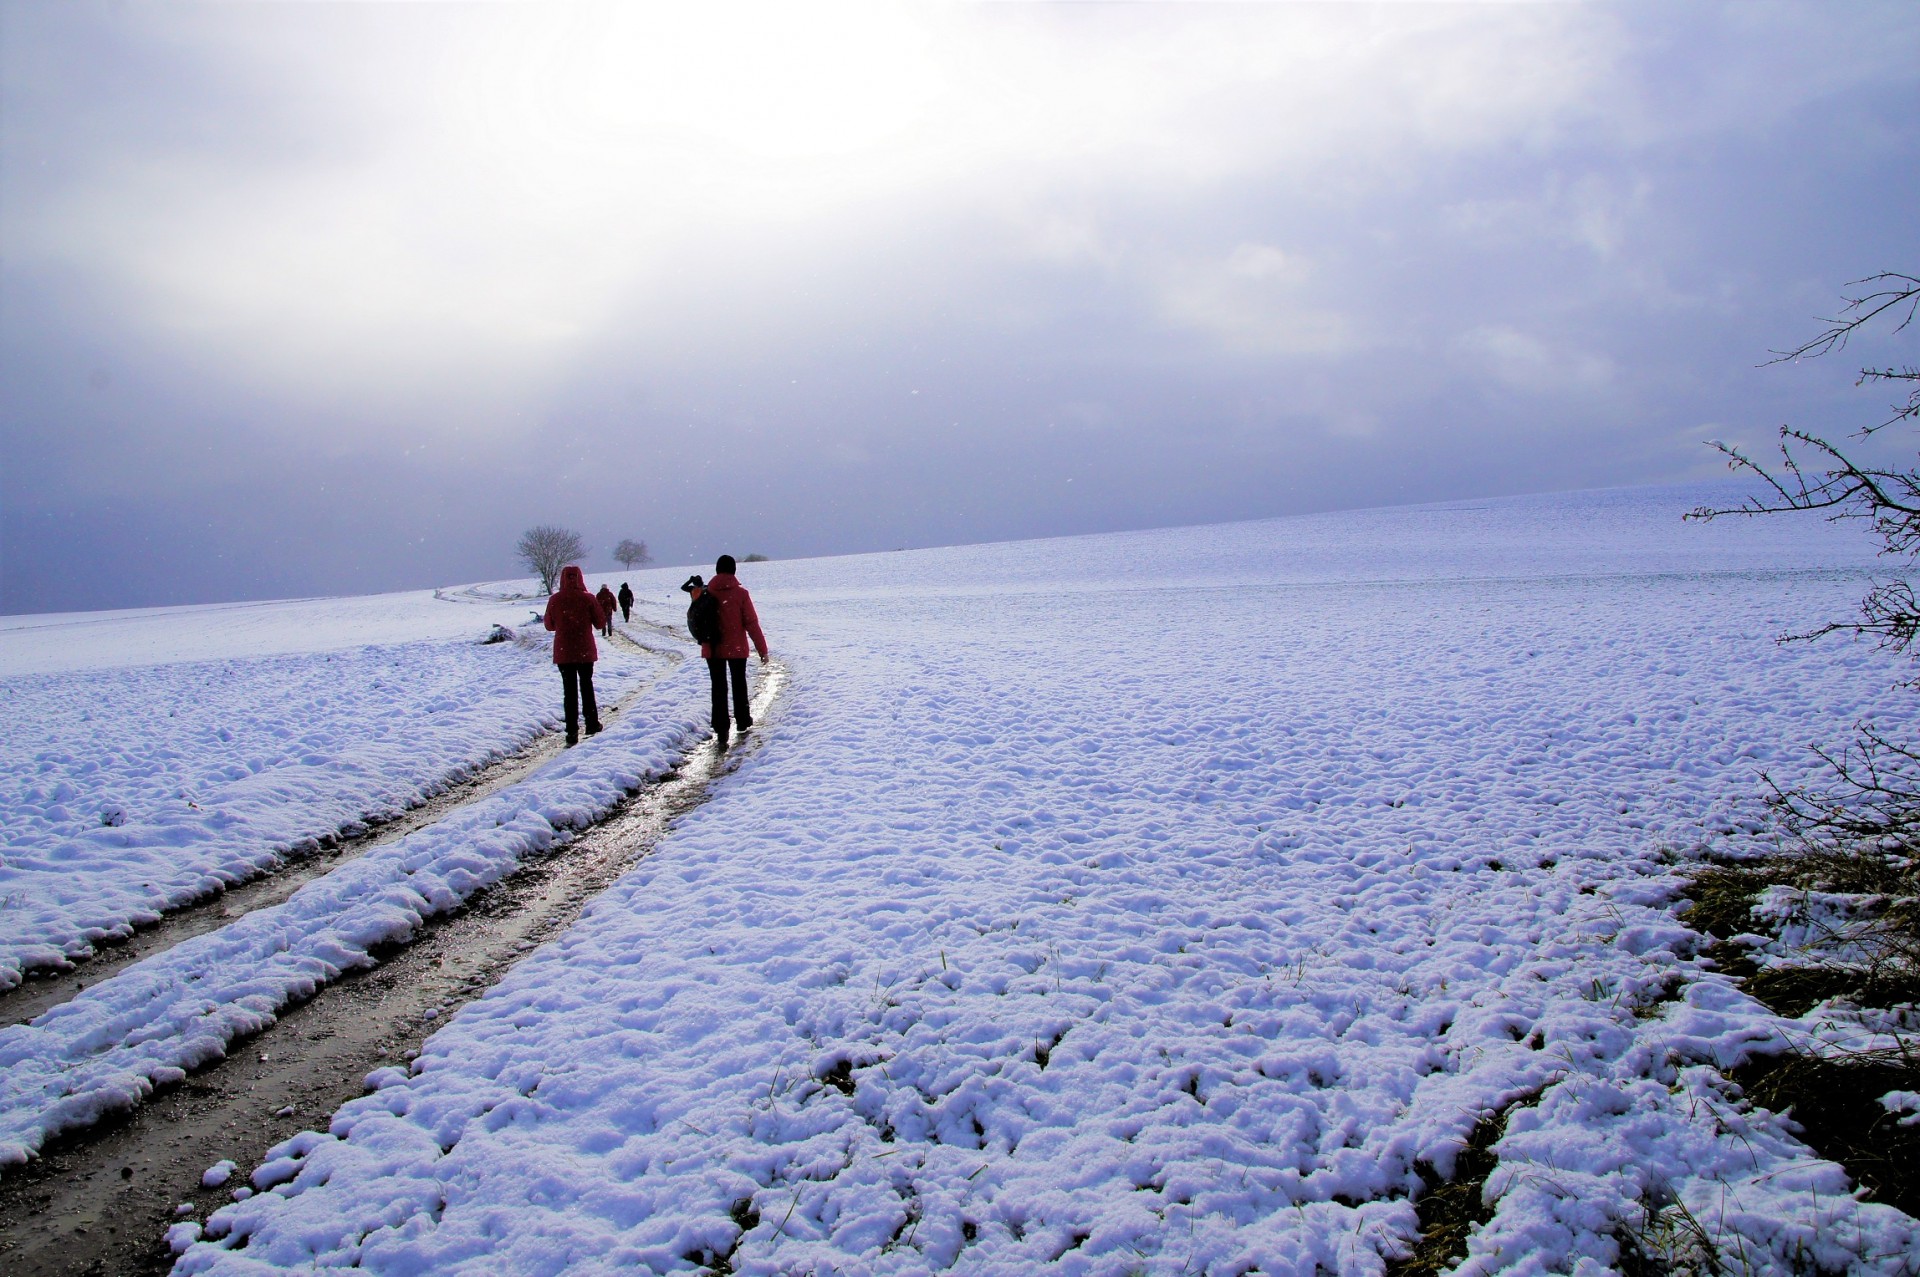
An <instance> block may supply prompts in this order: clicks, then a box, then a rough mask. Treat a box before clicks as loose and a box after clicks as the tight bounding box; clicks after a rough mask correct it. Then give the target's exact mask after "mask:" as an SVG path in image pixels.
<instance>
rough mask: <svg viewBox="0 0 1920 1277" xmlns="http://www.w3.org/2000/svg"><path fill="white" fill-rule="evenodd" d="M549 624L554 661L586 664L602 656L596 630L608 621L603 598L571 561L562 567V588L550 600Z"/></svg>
mask: <svg viewBox="0 0 1920 1277" xmlns="http://www.w3.org/2000/svg"><path fill="white" fill-rule="evenodd" d="M546 620H547V628H548V629H550V630H552V631H553V663H554V664H555V665H587V664H591V663H592V662H594V661H597V660H599V659H600V649H599V648H597V647H595V646H594V645H593V632H594V631H595V630H597V629H599V628H600V627H601V626H602V625H605V624H606V623H607V618H606V615H605V613H604V612H602V610H601V608H600V600H598V599H596V598H594V597H593V595H591V594H588V593H587V579H586V577H584V576H582V575H581V574H580V569H579V568H577V567H574V566H573V565H572V564H568V565H567V566H566V567H564V568H561V569H560V588H559V589H558V590H555V591H554V592H553V595H552V597H551V598H549V599H548V600H547V618H546Z"/></svg>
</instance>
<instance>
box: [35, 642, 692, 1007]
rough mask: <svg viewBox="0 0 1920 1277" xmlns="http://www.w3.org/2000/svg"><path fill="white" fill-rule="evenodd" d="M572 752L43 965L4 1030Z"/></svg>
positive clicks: (514, 769) (545, 742)
mask: <svg viewBox="0 0 1920 1277" xmlns="http://www.w3.org/2000/svg"><path fill="white" fill-rule="evenodd" d="M615 634H616V635H617V636H618V637H619V639H620V640H621V641H622V643H623V645H624V646H625V647H627V648H629V649H631V650H633V651H641V652H647V653H649V654H650V655H653V656H659V657H665V658H667V660H668V661H669V666H668V668H669V669H670V668H671V667H672V665H674V664H678V663H679V662H680V661H681V660H683V659H685V654H684V653H682V652H676V651H673V650H671V649H668V648H665V647H656V646H653V645H651V644H649V643H643V642H636V641H635V640H634V639H632V638H631V637H629V636H627V635H625V634H621V633H620V632H619V631H618V630H616V631H615ZM649 686H651V680H650V681H649V682H648V683H647V684H643V685H642V686H640V687H637V688H635V689H634V690H633V691H632V692H630V693H628V694H627V695H626V696H625V697H623V698H621V700H620V701H618V702H617V703H616V704H615V705H614V706H613V707H611V708H610V709H609V710H608V711H607V712H608V715H609V716H612V715H614V714H618V713H619V712H620V711H621V710H623V709H624V708H626V707H627V706H628V705H630V704H631V703H632V702H633V701H635V700H637V699H638V698H639V697H640V696H641V695H642V694H643V693H644V692H645V691H646V690H647V687H649ZM556 695H557V690H556ZM565 748H566V744H565V741H564V740H563V739H562V738H561V734H560V733H559V732H546V733H543V734H542V735H540V736H537V737H535V738H534V739H533V740H532V741H531V742H529V743H528V744H527V745H526V747H525V748H523V749H521V750H519V751H518V752H517V753H514V754H509V755H508V756H506V757H505V758H500V759H496V760H495V761H493V762H491V763H489V764H487V765H486V766H485V767H483V768H481V769H480V770H479V771H477V772H475V773H473V774H472V775H470V776H468V777H467V778H466V779H465V780H462V781H459V782H457V783H455V784H453V785H450V786H449V787H447V788H446V789H443V790H441V791H440V792H439V793H438V794H435V795H434V796H433V797H431V798H429V799H427V801H425V802H424V803H421V804H420V805H419V806H417V807H410V808H408V809H407V810H406V811H404V812H402V813H400V814H399V815H397V816H394V817H392V818H391V819H388V820H384V821H380V822H378V823H371V824H367V825H365V826H364V827H363V828H362V829H361V831H360V832H357V833H351V834H348V835H346V836H344V837H342V836H338V835H328V836H327V837H326V838H323V839H322V840H321V843H320V848H319V850H317V851H314V852H313V853H311V854H309V855H305V856H300V857H298V858H290V859H287V860H284V861H282V862H281V863H280V864H279V866H278V867H270V868H267V869H265V870H263V872H262V873H261V874H260V875H259V876H258V877H254V878H249V879H247V880H246V881H245V882H242V883H237V884H235V885H234V886H231V887H229V888H227V889H226V890H225V891H222V892H219V893H218V894H216V895H212V896H204V897H202V898H201V899H199V900H196V901H194V902H193V903H192V904H189V905H183V906H182V907H180V908H179V909H175V910H172V911H170V912H168V913H167V914H165V915H164V916H163V917H162V918H161V919H160V921H159V922H157V923H155V924H153V925H152V926H150V927H142V928H140V929H139V930H137V931H135V932H134V933H133V934H132V935H131V936H129V937H127V938H126V939H125V940H119V941H112V940H109V941H102V942H101V943H99V944H98V945H96V946H95V948H94V953H93V956H92V957H90V958H81V959H78V960H77V961H75V963H74V964H73V965H72V966H71V967H67V968H65V969H54V968H45V967H42V968H37V969H35V970H32V971H29V972H28V973H27V978H26V979H25V980H24V981H22V982H21V983H19V984H17V985H15V986H14V987H13V988H11V989H8V990H5V991H4V992H0V1026H6V1025H13V1024H26V1023H27V1022H28V1021H30V1020H33V1019H36V1018H38V1017H39V1016H41V1015H44V1014H45V1013H46V1012H48V1011H50V1010H52V1009H53V1008H54V1007H57V1006H59V1005H60V1004H61V1003H63V1002H66V1001H67V1000H68V999H70V998H72V997H73V996H74V995H75V994H77V993H79V992H80V991H81V990H82V989H85V988H86V987H87V986H88V985H90V984H98V983H100V982H101V981H102V980H105V979H107V978H108V977H110V976H113V975H117V974H118V973H120V972H121V971H124V970H126V969H127V968H128V967H130V966H132V965H133V964H134V963H136V962H139V961H140V960H141V959H143V958H150V957H152V956H153V955H154V954H156V953H163V952H165V951H166V950H168V949H171V948H172V947H173V946H174V945H177V944H179V943H180V942H181V941H183V940H190V939H192V938H193V937H194V936H197V935H204V934H205V933H206V932H209V931H217V930H219V929H220V928H221V927H224V926H226V925H227V924H228V923H229V922H232V921H233V920H234V919H235V918H238V917H240V916H242V915H243V914H248V913H252V912H253V911H254V910H255V909H265V908H267V907H269V906H271V905H277V904H279V903H281V902H282V901H284V900H286V899H287V897H289V896H291V895H292V894H293V893H294V892H296V891H298V890H300V888H302V887H304V886H306V885H307V884H308V883H309V882H312V881H313V880H314V879H316V878H324V877H326V876H327V875H328V874H330V873H332V872H333V871H334V870H335V869H338V868H339V867H340V866H341V865H343V864H345V863H347V862H348V861H349V860H354V859H356V858H358V857H360V856H364V855H366V854H367V853H368V852H369V851H372V850H373V849H374V848H376V847H383V846H385V845H386V844H388V843H391V842H396V841H398V840H399V839H401V838H404V837H406V836H407V835H408V834H410V833H412V832H414V831H415V830H416V829H423V828H425V827H426V826H428V825H431V824H433V823H434V822H435V821H437V820H441V819H443V818H445V817H446V815H447V814H448V813H449V812H451V811H453V810H454V809H455V808H458V807H462V806H465V805H466V804H467V803H471V802H477V801H478V800H480V799H482V798H485V797H487V796H488V795H489V794H493V793H496V792H498V791H499V790H502V789H505V788H506V787H507V786H508V785H511V784H514V783H515V782H516V781H521V780H525V779H526V778H527V777H528V776H530V775H532V774H533V773H534V772H535V771H538V770H539V769H540V768H541V767H543V766H545V765H546V764H547V763H548V762H550V761H552V760H553V759H554V758H556V757H558V756H559V755H560V754H561V753H562V752H563V751H564V750H565Z"/></svg>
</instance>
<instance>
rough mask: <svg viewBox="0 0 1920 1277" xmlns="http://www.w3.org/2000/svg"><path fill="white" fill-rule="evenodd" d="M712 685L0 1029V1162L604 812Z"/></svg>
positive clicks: (684, 730)
mask: <svg viewBox="0 0 1920 1277" xmlns="http://www.w3.org/2000/svg"><path fill="white" fill-rule="evenodd" d="M549 681H551V680H550V676H549ZM706 690H707V684H706V669H705V666H704V664H702V663H700V662H697V661H688V662H684V663H682V664H681V666H680V667H679V668H677V669H676V670H674V671H673V672H672V673H670V674H668V675H667V676H666V677H664V678H662V679H660V680H659V681H658V682H657V683H656V684H655V685H654V686H653V687H652V688H651V689H649V691H647V692H646V693H645V694H644V695H643V696H642V697H641V698H640V699H639V700H637V701H636V702H634V703H633V704H632V705H631V706H629V707H628V708H627V709H626V710H625V711H624V712H623V713H622V714H621V715H619V716H618V718H616V719H614V720H613V721H611V722H610V723H609V725H608V727H607V730H606V731H604V732H602V733H601V734H600V735H598V736H595V737H592V738H590V739H589V741H588V742H586V743H585V744H584V745H583V746H582V747H580V748H578V749H576V750H574V751H571V752H570V753H568V754H566V755H565V756H563V757H562V758H561V759H559V760H557V761H556V762H554V763H551V764H549V765H548V766H547V767H545V768H543V769H542V770H541V771H540V772H538V773H536V774H535V775H534V776H532V777H530V778H528V779H527V780H524V781H521V782H519V783H517V784H515V785H513V786H510V787H509V788H507V789H505V790H502V791H500V792H499V793H496V794H494V795H492V796H490V797H488V798H485V799H482V800H480V801H478V802H476V803H473V804H470V805H469V806H467V807H464V808H461V809H459V810H458V811H456V812H454V813H452V814H450V815H449V816H448V817H447V818H446V819H444V820H442V821H440V822H438V823H436V824H434V825H431V826H428V827H427V828H425V829H421V830H417V831H415V832H414V833H411V834H409V835H407V836H406V837H405V838H402V839H400V840H399V841H397V842H395V843H392V844H390V845H388V846H384V847H380V848H376V849H375V850H373V851H370V852H368V853H367V854H366V855H365V856H362V857H360V858H359V859H357V860H354V861H352V862H350V863H348V864H346V865H343V866H341V867H340V868H338V869H336V870H334V871H333V872H332V873H330V874H328V875H327V876H326V877H324V878H321V879H319V880H317V881H315V882H312V883H309V884H307V885H306V886H304V887H302V888H301V889H300V890H299V891H298V892H296V893H295V894H294V895H293V896H292V897H291V898H290V899H289V900H287V901H286V902H285V903H284V904H281V905H277V906H274V907H272V908H268V909H262V910H258V911H256V912H255V913H252V914H249V915H247V916H245V917H243V918H241V919H238V920H236V921H235V922H233V923H231V924H229V925H228V926H226V927H223V928H222V929H220V930H219V931H216V932H213V933H210V934H207V935H203V936H198V937H195V938H193V939H191V940H187V941H185V942H183V943H181V944H179V945H176V946H175V947H174V948H172V949H170V950H168V951H166V952H165V953H161V954H157V955H155V956H153V957H151V958H148V959H146V960H145V961H143V962H141V963H139V964H137V965H135V966H133V967H131V968H129V969H128V970H126V971H124V972H123V973H121V974H120V975H117V976H115V977H113V978H112V979H109V980H107V981H104V982H103V983H101V984H99V985H95V986H94V987H92V988H89V989H87V990H86V991H84V992H83V993H81V994H80V995H78V996H77V997H75V998H74V999H73V1000H71V1001H69V1002H67V1003H65V1004H64V1005H62V1006H59V1007H56V1008H54V1009H53V1010H51V1011H49V1012H47V1013H46V1014H45V1015H43V1016H41V1017H40V1018H39V1019H37V1020H36V1021H34V1022H33V1023H32V1024H28V1025H16V1026H13V1027H10V1028H7V1029H4V1030H0V1166H5V1165H9V1164H17V1163H19V1162H22V1161H24V1160H26V1159H27V1158H28V1157H30V1156H31V1155H32V1153H33V1152H34V1150H35V1149H37V1148H38V1147H39V1146H40V1144H41V1143H42V1142H43V1141H44V1140H45V1139H46V1138H47V1137H48V1136H49V1135H51V1134H54V1133H56V1132H58V1131H61V1130H64V1129H68V1128H70V1127H75V1126H83V1125H86V1124H88V1123H91V1122H93V1121H96V1120H98V1118H99V1117H100V1116H101V1115H102V1114H103V1113H106V1112H109V1111H111V1110H114V1109H117V1108H121V1107H124V1106H127V1105H130V1104H135V1103H138V1102H139V1101H140V1100H142V1099H143V1098H144V1097H145V1096H146V1095H147V1094H149V1093H150V1092H151V1090H152V1089H153V1087H154V1086H156V1085H161V1084H166V1083H169V1082H174V1081H178V1080H180V1079H181V1078H183V1077H184V1076H185V1075H186V1073H187V1072H188V1071H190V1070H192V1069H194V1068H196V1067H198V1066H199V1065H201V1064H204V1063H206V1062H207V1061H209V1060H212V1059H215V1058H218V1057H219V1056H221V1055H222V1054H224V1052H225V1050H226V1047H227V1044H228V1043H229V1042H230V1041H231V1040H232V1039H234V1038H235V1037H241V1036H245V1035H247V1034H249V1033H253V1032H256V1031H258V1030H259V1029H260V1028H262V1027H264V1026H265V1025H266V1024H268V1023H271V1022H272V1019H273V1016H274V1014H275V1012H277V1011H278V1010H279V1008H281V1007H282V1006H284V1005H285V1004H286V1003H287V1002H288V1001H290V1000H294V999H298V998H304V997H306V996H309V995H311V993H312V992H313V991H314V990H315V989H316V988H317V987H319V986H320V985H322V984H324V983H326V982H327V981H329V980H331V979H333V978H335V977H337V976H338V975H339V974H340V973H341V972H342V971H345V970H347V969H349V968H352V967H358V966H366V965H370V964H371V963H372V962H373V961H374V957H373V955H374V953H375V952H376V951H377V950H378V949H379V948H380V947H381V946H382V945H388V944H393V943H398V942H401V941H404V940H405V939H406V938H407V937H408V936H410V935H411V934H412V933H413V931H414V929H415V928H416V927H417V926H418V925H419V923H420V921H421V920H422V919H424V918H427V917H430V916H432V915H434V914H437V913H442V912H445V911H447V910H449V909H452V908H454V907H455V906H457V905H458V904H459V903H460V902H461V901H463V900H465V899H466V898H467V897H468V896H470V895H472V894H473V893H474V892H475V891H478V890H480V889H481V888H483V887H486V886H488V885H490V884H492V883H493V882H495V881H497V880H499V879H500V878H502V877H504V876H505V875H506V874H508V873H510V872H512V870H513V869H514V868H515V867H517V866H518V865H519V863H520V862H521V861H522V860H523V859H524V858H525V857H527V856H529V855H533V854H536V853H539V852H541V851H545V850H547V849H548V848H550V847H552V846H554V845H555V844H556V842H558V841H559V840H561V839H564V838H565V837H567V836H568V835H569V833H570V832H571V831H574V830H578V829H583V828H586V827H587V826H589V825H591V824H593V823H594V822H595V821H596V820H598V819H599V818H601V817H602V816H604V815H605V814H606V813H607V812H608V811H610V810H612V808H613V807H614V806H616V805H617V804H618V803H619V802H621V801H622V800H623V799H624V798H625V797H626V796H627V795H628V794H629V793H630V792H632V791H633V790H634V789H636V788H638V787H639V786H640V785H641V784H642V783H643V782H644V781H646V780H648V779H649V778H652V777H654V776H658V775H660V774H662V773H664V772H665V771H667V770H668V769H670V768H671V766H672V765H673V762H674V760H675V759H676V758H677V757H678V756H679V755H680V754H681V753H682V752H683V751H684V749H685V747H686V745H687V743H688V742H689V741H690V740H692V739H694V738H695V737H697V736H698V735H699V734H701V733H702V732H703V731H705V730H706V728H705V724H704V722H703V721H702V720H703V719H704V713H703V711H704V708H705V698H706Z"/></svg>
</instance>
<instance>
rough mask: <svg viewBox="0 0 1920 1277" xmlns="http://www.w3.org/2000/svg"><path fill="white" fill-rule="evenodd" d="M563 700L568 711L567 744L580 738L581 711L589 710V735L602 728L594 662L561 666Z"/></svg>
mask: <svg viewBox="0 0 1920 1277" xmlns="http://www.w3.org/2000/svg"><path fill="white" fill-rule="evenodd" d="M560 693H561V700H562V702H563V703H564V704H565V705H566V711H567V744H569V745H571V744H573V743H574V742H575V741H577V740H579V739H580V711H581V709H582V708H585V710H586V711H587V735H589V736H591V735H593V734H594V733H595V732H597V731H599V730H600V706H599V705H598V704H597V703H596V702H595V701H594V699H593V662H591V661H581V662H579V663H577V664H567V665H562V666H561V667H560Z"/></svg>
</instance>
